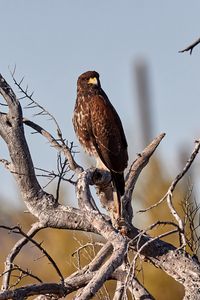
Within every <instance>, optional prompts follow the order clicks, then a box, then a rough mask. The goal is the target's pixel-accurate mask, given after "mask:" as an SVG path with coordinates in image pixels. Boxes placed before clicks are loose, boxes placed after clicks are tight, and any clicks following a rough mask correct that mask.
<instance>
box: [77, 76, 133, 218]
mask: <svg viewBox="0 0 200 300" xmlns="http://www.w3.org/2000/svg"><path fill="white" fill-rule="evenodd" d="M73 125H74V129H75V133H76V135H77V137H78V139H79V142H80V144H81V145H82V146H83V148H84V149H85V151H86V152H87V153H88V154H89V155H91V156H93V157H95V159H96V161H97V168H99V169H104V170H109V171H110V173H111V176H112V182H113V187H114V190H115V192H116V193H117V207H116V210H117V214H118V217H119V218H120V217H121V200H120V199H121V196H123V194H124V189H125V182H124V174H123V172H124V169H125V168H126V167H127V162H128V154H127V142H126V137H125V134H124V130H123V127H122V123H121V120H120V118H119V116H118V114H117V112H116V110H115V108H114V107H113V105H112V104H111V102H110V101H109V99H108V97H107V95H106V94H105V92H104V91H103V89H102V88H101V84H100V80H99V74H98V73H97V72H95V71H88V72H86V73H83V74H82V75H80V76H79V78H78V81H77V99H76V105H75V109H74V115H73Z"/></svg>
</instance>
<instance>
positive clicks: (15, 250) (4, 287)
mask: <svg viewBox="0 0 200 300" xmlns="http://www.w3.org/2000/svg"><path fill="white" fill-rule="evenodd" d="M0 227H1V228H3V227H2V225H1V226H0ZM42 228H44V227H43V226H42V224H40V223H35V224H34V225H33V226H32V228H31V229H30V230H29V232H28V233H27V236H29V237H31V238H32V237H33V236H34V235H35V234H36V233H37V232H38V231H40V230H41V229H42ZM28 241H29V240H28V239H27V237H23V238H22V239H21V240H19V241H18V242H17V243H16V244H15V246H14V247H13V248H12V250H11V251H10V253H9V255H8V256H7V258H6V261H5V269H4V273H3V282H2V287H1V288H2V290H7V289H8V287H9V282H10V276H11V272H12V266H13V261H14V259H15V257H16V256H17V255H18V254H19V252H20V251H21V249H22V247H24V246H25V245H26V244H27V243H28Z"/></svg>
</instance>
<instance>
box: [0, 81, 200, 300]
mask: <svg viewBox="0 0 200 300" xmlns="http://www.w3.org/2000/svg"><path fill="white" fill-rule="evenodd" d="M19 88H20V84H19ZM24 93H25V96H27V95H26V94H27V90H25V91H24ZM0 94H1V95H2V96H3V98H4V100H5V102H6V104H7V106H8V111H7V112H6V113H3V112H2V113H0V135H1V137H2V139H3V140H4V141H5V143H6V144H7V147H8V150H9V154H10V161H7V160H5V159H1V162H2V163H3V164H4V166H5V167H6V168H7V169H8V170H9V171H10V172H11V173H12V175H13V176H14V177H15V179H16V182H17V185H18V187H19V189H20V192H21V197H22V199H23V201H24V203H25V205H26V207H27V209H28V210H29V212H30V213H31V214H32V215H33V216H35V217H36V218H37V222H36V223H35V224H33V225H32V227H31V229H30V230H29V231H28V232H27V233H25V232H23V230H22V229H21V228H20V227H18V226H16V227H13V228H8V227H6V226H4V225H3V224H2V225H1V228H5V229H7V230H12V231H13V232H15V233H16V234H19V236H21V238H20V239H19V240H18V242H17V243H16V244H15V246H14V247H13V249H11V251H10V253H9V254H8V256H7V259H6V262H5V270H4V272H3V274H2V276H3V280H2V288H1V291H0V300H3V299H4V300H5V299H18V300H20V299H27V298H28V297H29V296H36V299H59V298H61V297H64V296H66V295H69V294H70V293H71V292H74V291H77V293H76V296H75V299H76V300H80V299H91V298H92V297H93V296H94V295H95V294H96V293H97V291H98V290H99V289H100V288H101V287H102V285H103V284H104V283H105V281H107V280H110V279H114V280H116V282H117V285H116V291H115V295H114V299H115V300H117V299H126V295H127V291H128V290H129V292H130V293H131V294H132V296H133V298H134V299H154V298H153V296H152V295H151V294H150V293H149V292H148V291H147V290H146V289H145V288H144V286H143V285H142V284H141V283H140V282H139V281H138V280H137V278H136V276H135V266H136V261H137V259H138V258H140V259H145V260H146V261H149V263H151V264H153V265H154V266H155V267H157V268H160V269H161V270H162V271H163V272H166V273H167V274H168V275H169V276H171V277H173V278H174V279H175V280H176V281H178V282H179V283H180V284H182V285H183V286H184V289H185V296H184V299H185V300H186V299H193V300H195V299H199V298H200V264H199V262H198V260H197V258H196V257H192V256H190V255H189V254H188V253H187V252H186V251H185V246H186V244H187V238H186V236H185V222H184V220H182V219H181V218H180V216H179V215H178V213H177V211H176V209H175V208H174V203H173V192H174V190H175V188H176V185H177V184H178V182H179V181H180V180H181V178H182V177H183V176H184V175H185V173H186V172H187V171H188V169H189V168H190V166H191V164H192V162H193V161H194V159H195V157H196V155H197V153H198V151H199V148H200V140H197V141H196V142H195V148H194V151H193V152H192V154H191V156H190V157H189V159H188V161H187V163H186V165H185V167H184V169H183V170H182V171H181V172H180V174H178V176H177V177H176V178H175V180H174V181H173V182H172V183H171V185H170V186H169V189H168V191H167V192H166V194H165V195H164V196H163V197H162V199H161V200H160V201H159V202H158V203H156V204H155V206H157V205H160V204H161V203H162V202H164V201H166V202H167V204H168V208H169V211H170V212H171V214H172V216H173V217H174V222H169V223H170V225H171V226H172V230H171V231H167V232H165V233H164V234H162V235H160V236H156V237H151V236H150V235H149V234H148V231H149V230H150V229H152V228H154V227H156V226H158V225H159V224H162V222H157V223H155V224H152V226H150V227H148V228H146V229H145V230H143V231H140V230H138V229H137V228H136V227H134V226H133V224H132V216H133V211H132V206H131V199H132V194H133V192H134V188H135V184H136V181H137V179H138V176H139V175H140V173H141V171H142V170H143V168H144V167H145V166H146V165H147V164H148V162H149V159H150V158H151V156H152V155H153V153H154V151H155V150H156V148H157V147H158V145H159V143H160V142H161V140H162V139H163V138H164V136H165V134H160V135H159V136H158V137H156V138H155V139H154V140H153V141H152V142H151V143H150V144H149V145H148V146H147V147H146V148H145V149H144V151H143V152H141V153H140V154H138V156H137V157H136V159H135V161H134V162H133V163H132V165H131V167H130V169H129V170H128V173H127V176H126V191H125V195H124V197H123V199H122V203H123V216H124V219H125V228H124V231H123V230H122V231H121V232H119V231H118V230H117V229H116V228H115V226H114V225H113V224H112V221H111V218H110V216H109V215H103V214H101V213H100V212H99V211H98V209H96V206H95V204H94V203H95V201H94V199H93V196H92V194H91V191H90V187H91V185H95V186H97V187H98V191H100V192H99V196H100V198H101V200H102V201H103V205H104V206H105V207H106V208H107V210H108V211H109V212H110V210H111V206H112V205H111V204H110V202H109V201H108V200H109V199H107V201H105V198H106V192H105V190H106V186H107V184H109V182H110V174H109V173H107V172H105V171H104V172H102V171H100V170H98V176H97V171H96V170H95V169H94V168H89V169H87V170H84V169H83V168H82V167H81V166H79V165H78V164H77V163H76V161H75V159H74V156H73V153H72V149H71V148H70V147H69V146H68V145H67V143H66V142H65V140H64V139H63V137H62V134H61V130H60V129H59V127H58V138H57V137H56V138H55V137H53V136H52V135H51V134H50V133H49V132H48V131H47V130H45V129H43V128H42V127H41V126H39V125H38V124H36V123H34V122H32V121H30V120H27V119H25V118H24V117H23V112H22V108H21V105H20V101H19V100H18V99H17V97H16V95H15V93H14V92H13V90H12V89H11V87H10V86H9V85H8V83H7V82H6V81H5V79H4V78H3V77H2V76H0ZM29 99H32V98H31V95H29ZM31 101H32V102H31V103H30V106H31V105H35V102H34V101H33V100H31ZM42 112H43V113H45V111H44V110H43V109H42ZM24 126H30V127H32V128H33V129H34V130H35V131H37V132H38V133H40V134H41V135H42V136H43V137H44V138H45V139H47V140H48V141H49V143H50V145H51V146H52V147H54V148H55V150H56V151H58V152H59V153H62V154H63V156H64V157H65V159H66V161H65V162H66V164H67V165H68V168H69V169H70V170H72V171H73V172H74V173H75V175H76V178H77V179H76V181H75V185H76V197H77V201H78V203H79V209H76V208H73V207H68V206H64V205H61V204H60V203H59V202H58V199H56V198H54V197H53V195H51V194H48V193H47V192H45V191H44V189H43V188H42V187H41V186H40V183H39V182H38V180H37V178H36V175H35V170H34V166H33V162H32V159H31V154H30V151H29V147H28V145H27V141H26V138H25V135H24ZM151 209H153V207H151ZM164 223H166V222H163V224H164ZM47 227H48V228H59V229H60V230H61V229H73V230H79V231H85V232H92V233H96V234H97V235H101V236H102V237H104V239H105V241H106V243H105V244H104V245H103V246H102V248H101V249H100V251H99V252H98V253H97V255H96V257H95V258H94V259H93V260H92V261H91V262H90V263H89V264H88V265H87V266H85V267H84V268H83V269H81V270H79V271H77V272H75V273H73V274H71V276H69V277H67V278H64V277H63V275H62V273H61V271H60V270H59V268H58V267H57V265H56V262H55V261H54V260H53V259H52V258H51V257H50V255H49V254H48V253H47V252H46V251H45V249H43V248H42V245H40V244H38V243H37V242H36V241H35V240H34V236H35V235H36V234H37V233H38V232H39V231H40V230H42V229H44V228H47ZM175 232H178V233H179V235H180V247H179V248H176V247H174V246H173V245H171V244H169V243H166V242H164V241H162V239H161V238H162V237H164V236H167V235H170V234H173V233H175ZM27 243H33V244H34V245H36V246H37V247H38V248H39V249H40V251H42V252H43V253H44V254H45V255H46V256H47V258H48V260H49V261H50V262H51V264H52V266H53V267H54V269H55V272H57V274H58V276H59V278H60V281H59V282H51V283H41V282H38V284H31V285H27V286H23V287H17V286H15V287H13V288H10V277H11V274H12V272H13V270H14V269H15V268H18V267H17V266H15V264H14V260H15V258H16V256H17V255H18V254H19V252H20V251H21V249H22V248H23V247H24V246H25V245H26V244H27ZM129 251H133V253H134V259H133V260H132V262H130V263H129V262H128V261H127V259H126V258H127V254H128V252H129ZM22 274H23V272H22ZM29 275H30V276H33V275H31V274H29ZM35 277H36V276H35Z"/></svg>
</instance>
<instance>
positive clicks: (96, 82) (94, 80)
mask: <svg viewBox="0 0 200 300" xmlns="http://www.w3.org/2000/svg"><path fill="white" fill-rule="evenodd" d="M88 84H94V85H98V80H97V78H96V77H90V79H89V80H88Z"/></svg>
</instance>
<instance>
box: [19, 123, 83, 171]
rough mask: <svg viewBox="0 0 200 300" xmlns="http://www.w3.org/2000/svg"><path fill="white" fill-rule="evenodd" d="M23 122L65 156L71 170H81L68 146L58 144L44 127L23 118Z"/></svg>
mask: <svg viewBox="0 0 200 300" xmlns="http://www.w3.org/2000/svg"><path fill="white" fill-rule="evenodd" d="M23 123H24V124H25V125H27V126H29V127H31V128H33V129H35V130H36V131H37V132H39V133H40V134H41V135H43V136H44V137H45V138H46V139H47V140H48V141H49V143H50V145H51V146H52V147H54V148H55V149H57V150H58V151H60V152H62V153H63V154H64V156H65V157H66V158H67V160H68V163H69V166H70V168H71V170H73V171H77V172H81V171H83V169H82V167H80V166H79V165H78V164H77V163H76V162H75V160H74V158H73V156H72V153H71V150H70V148H69V147H68V146H67V145H66V144H65V145H60V144H59V143H58V141H57V140H56V139H55V138H54V137H53V136H52V135H51V134H50V133H49V132H48V131H46V130H45V129H43V128H42V127H41V126H39V125H37V124H36V123H34V122H32V121H30V120H27V119H25V118H24V119H23Z"/></svg>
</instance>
